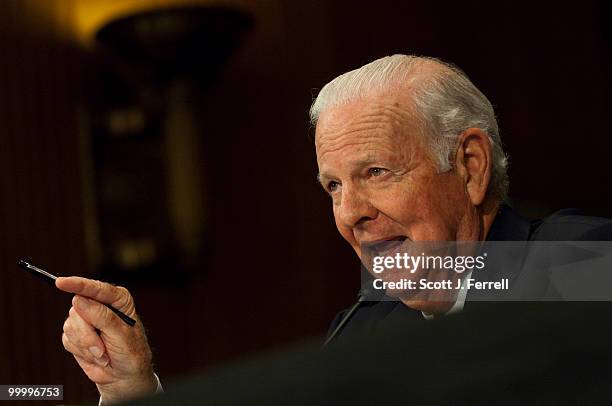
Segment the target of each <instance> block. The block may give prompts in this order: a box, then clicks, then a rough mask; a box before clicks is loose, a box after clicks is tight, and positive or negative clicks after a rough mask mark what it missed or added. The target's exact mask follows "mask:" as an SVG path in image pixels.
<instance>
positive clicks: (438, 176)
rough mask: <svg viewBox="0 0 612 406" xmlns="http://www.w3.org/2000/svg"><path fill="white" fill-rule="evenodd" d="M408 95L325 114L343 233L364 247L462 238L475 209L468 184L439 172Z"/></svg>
mask: <svg viewBox="0 0 612 406" xmlns="http://www.w3.org/2000/svg"><path fill="white" fill-rule="evenodd" d="M410 106H411V105H410V100H409V99H408V96H406V95H405V94H404V95H401V94H399V93H398V94H385V95H384V96H372V97H368V98H365V99H362V100H360V101H357V102H353V103H350V104H347V105H342V106H339V107H335V108H330V109H328V110H325V111H324V112H323V113H322V114H321V116H320V117H319V121H318V124H317V129H316V153H317V161H318V165H319V174H320V181H321V184H322V186H323V188H324V189H325V190H326V191H327V192H328V193H329V194H330V196H331V198H332V202H333V210H334V217H335V221H336V226H337V227H338V230H339V231H340V234H342V236H343V237H344V239H346V241H348V242H349V244H351V246H352V247H353V249H354V250H355V252H356V253H357V255H358V256H359V257H360V258H361V254H362V253H361V244H362V243H366V242H372V241H382V240H405V239H409V240H412V241H451V240H459V239H463V238H462V235H461V234H462V233H461V228H462V220H463V219H464V217H465V213H466V210H467V209H468V207H469V203H470V201H469V197H468V195H467V193H466V188H465V184H464V182H463V180H462V179H461V177H459V176H458V175H457V174H456V173H455V172H454V171H448V172H445V173H438V170H437V168H436V166H435V164H434V163H433V162H432V160H431V159H430V158H429V154H428V152H427V151H428V150H427V147H426V145H425V142H424V138H423V136H422V135H421V134H420V133H419V125H418V124H417V122H416V121H415V120H414V118H413V115H412V113H411V112H410Z"/></svg>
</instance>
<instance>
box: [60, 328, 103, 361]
mask: <svg viewBox="0 0 612 406" xmlns="http://www.w3.org/2000/svg"><path fill="white" fill-rule="evenodd" d="M62 344H63V345H64V348H65V349H66V351H68V352H69V353H71V354H72V355H74V356H75V357H79V358H81V359H82V360H84V361H86V362H87V363H89V364H94V365H99V366H101V367H106V366H108V364H109V363H110V360H109V358H108V356H107V355H106V354H103V355H102V357H100V358H96V357H94V356H93V355H91V354H90V353H88V352H87V350H84V349H83V348H82V347H81V346H80V345H79V344H75V343H74V342H73V341H72V340H71V339H70V337H69V336H68V334H66V333H64V334H62Z"/></svg>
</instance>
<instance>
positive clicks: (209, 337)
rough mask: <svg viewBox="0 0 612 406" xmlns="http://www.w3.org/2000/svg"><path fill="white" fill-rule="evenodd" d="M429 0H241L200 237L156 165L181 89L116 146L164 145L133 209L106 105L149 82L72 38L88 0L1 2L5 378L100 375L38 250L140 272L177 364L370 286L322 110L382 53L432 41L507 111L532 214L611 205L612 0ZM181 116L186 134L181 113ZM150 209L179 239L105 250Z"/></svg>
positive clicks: (162, 341)
mask: <svg viewBox="0 0 612 406" xmlns="http://www.w3.org/2000/svg"><path fill="white" fill-rule="evenodd" d="M152 3H155V2H152ZM158 3H160V4H161V3H172V2H158ZM180 3H181V4H185V3H189V2H180ZM191 3H193V4H196V5H200V6H205V5H206V2H204V1H199V2H198V1H194V2H191ZM422 3H425V2H407V1H406V2H400V1H397V2H394V1H388V2H380V1H377V2H366V1H328V2H324V1H317V2H298V1H281V0H262V1H253V2H230V3H227V4H228V5H231V6H232V7H234V8H237V9H240V10H243V12H245V13H246V14H247V15H248V16H250V18H251V19H252V25H251V28H250V29H248V30H247V31H246V33H245V34H244V36H243V38H242V41H241V43H240V45H238V46H236V47H235V48H234V49H233V52H232V54H231V56H230V57H229V59H228V60H227V62H226V63H223V64H220V67H219V70H218V73H217V74H216V75H212V74H211V76H210V79H209V80H208V81H205V82H206V83H205V85H202V84H200V85H198V87H197V88H198V89H199V90H198V91H197V92H196V93H197V97H196V96H193V98H188V104H189V103H192V105H193V110H194V111H192V112H191V113H194V112H195V114H192V116H195V117H196V120H195V122H196V124H197V125H196V128H197V133H198V134H200V135H201V138H200V140H199V144H198V149H199V153H198V154H196V156H197V157H198V159H197V162H196V164H195V168H196V169H197V174H198V178H197V182H200V183H201V186H202V188H201V189H200V191H199V194H198V197H197V198H198V199H201V204H200V206H201V207H200V212H199V213H200V215H201V223H202V227H200V229H199V230H200V234H198V235H197V241H198V244H197V249H196V251H195V252H194V251H193V250H192V251H190V252H189V254H185V250H184V249H182V248H181V247H178V248H177V246H180V243H179V242H177V240H178V238H174V237H172V233H173V232H174V231H173V230H174V229H173V226H172V220H171V216H170V215H167V211H168V207H167V206H168V205H167V203H165V202H166V200H167V199H170V197H169V196H168V193H167V190H166V189H164V188H163V187H159V185H157V186H156V182H155V179H158V180H159V184H164V182H165V181H166V180H167V179H166V177H167V176H169V175H167V174H165V172H164V168H165V166H164V164H163V162H162V161H163V159H162V158H160V157H161V156H162V155H163V151H164V148H163V145H165V144H163V143H160V142H158V141H159V140H160V139H161V137H162V136H160V135H159V133H160V126H159V121H156V112H157V113H159V114H160V117H162V116H163V114H162V113H160V112H163V111H164V109H165V107H163V106H167V104H164V100H165V99H164V97H165V96H164V95H165V93H163V92H158V93H156V94H154V95H152V96H150V98H151V99H152V100H157V102H151V103H150V104H151V105H153V107H147V109H148V110H147V111H148V113H147V115H146V117H147V123H149V124H148V125H150V126H151V128H152V129H149V130H147V131H144V132H143V133H145V135H143V136H142V137H141V138H138V137H136V138H132V139H135V140H136V141H134V142H133V145H132V144H129V145H128V146H125V145H127V144H123V143H120V147H119V148H124V149H122V150H121V151H122V153H123V154H125V153H126V151H127V152H129V151H132V150H131V149H130V148H136V150H138V151H141V152H142V151H143V148H141V147H142V145H144V144H146V145H150V146H152V147H151V148H149V149H147V151H149V152H148V153H146V154H145V153H143V154H142V155H138V154H136V155H134V156H133V159H131V160H130V163H131V164H132V167H130V169H129V170H131V171H132V175H133V174H134V171H137V170H138V168H141V169H142V168H144V169H145V170H143V171H141V172H138V176H140V177H141V178H138V176H137V177H136V178H137V180H138V179H142V182H141V183H142V184H146V185H148V186H147V188H145V190H144V191H142V193H141V194H138V193H137V194H135V195H134V194H132V195H130V196H131V198H134V196H136V200H138V202H137V203H138V204H136V205H132V206H130V205H129V204H128V205H127V206H125V207H123V208H122V210H123V211H121V213H122V215H123V216H126V213H127V216H126V217H125V219H124V218H122V219H121V220H118V217H116V216H113V215H112V213H113V212H112V210H110V211H109V210H106V211H105V207H107V206H105V204H106V205H107V203H105V200H104V198H103V197H101V196H103V193H101V192H100V187H101V186H100V184H101V182H104V179H106V178H104V176H107V175H105V174H107V173H108V168H109V167H110V168H111V169H112V171H111V172H112V174H113V176H115V178H116V177H117V174H119V175H121V170H120V168H122V167H124V166H122V165H124V162H123V161H121V160H119V159H116V157H115V156H113V155H112V151H114V149H113V148H115V147H114V146H113V147H112V148H110V147H108V145H106V144H103V143H102V144H100V142H99V140H100V139H102V140H105V139H106V138H104V134H102V135H100V132H102V133H103V132H104V131H102V130H101V129H103V127H104V126H103V125H100V124H99V120H101V117H102V118H103V117H106V116H105V114H106V113H107V112H108V108H109V106H111V107H113V108H114V107H117V106H123V105H125V104H130V103H126V100H129V99H130V98H133V99H134V100H136V101H134V100H132V102H131V104H130V105H138V104H139V103H140V104H142V103H143V100H144V101H145V104H146V103H148V102H147V100H149V99H147V97H146V95H145V97H144V98H143V96H142V94H140V96H139V97H133V96H134V94H135V93H137V92H134V91H133V87H134V86H135V85H129V84H128V85H126V83H128V82H129V80H127V81H126V83H123V84H121V83H122V82H121V79H118V78H120V77H122V76H121V75H122V74H121V69H122V68H121V67H119V68H117V64H116V61H113V58H112V57H109V56H108V54H107V53H104V52H103V51H100V49H99V48H98V47H97V46H96V45H95V44H93V45H92V44H84V43H83V42H82V41H81V40H78V39H75V37H76V35H75V33H74V32H73V30H72V29H71V28H70V27H71V21H72V20H73V19H74V7H76V5H79V6H81V8H82V7H83V4H84V5H85V6H86V5H87V1H78V0H70V1H68V0H67V1H62V0H53V1H51V0H49V1H47V0H38V1H35V0H29V1H18V0H11V1H3V2H0V187H1V193H2V198H1V199H0V238H1V239H2V241H1V243H0V329H1V330H2V333H1V334H0V384H63V385H64V388H65V399H66V400H67V401H68V402H78V401H81V400H84V399H90V398H92V397H93V396H95V393H96V392H95V387H94V385H93V384H91V383H90V382H89V381H88V380H87V379H86V377H85V376H84V374H83V373H82V372H81V371H80V369H79V368H78V366H77V364H76V362H74V360H73V359H72V357H71V356H70V355H69V354H67V353H65V352H64V350H63V348H62V345H61V340H60V336H61V328H62V324H63V320H64V318H65V315H66V313H67V311H68V308H69V306H70V304H69V303H70V297H69V295H65V294H60V293H59V292H55V291H53V290H52V289H50V288H49V287H47V286H44V285H42V284H40V283H39V282H38V281H36V280H34V279H32V278H29V277H27V275H23V274H22V272H20V271H19V270H18V269H17V268H16V266H15V265H14V263H15V261H16V259H17V258H19V257H22V256H24V257H29V258H31V259H32V261H33V262H34V263H36V264H39V265H40V266H42V267H44V268H46V269H48V270H49V271H51V272H54V273H57V274H61V275H74V274H78V275H86V276H90V277H95V278H103V279H107V280H110V281H113V282H116V283H122V284H125V285H126V286H127V287H128V288H129V289H130V291H131V292H132V293H133V295H134V297H135V299H136V303H137V306H138V309H139V313H140V314H141V317H142V319H143V321H144V323H145V325H146V326H147V328H148V330H149V340H150V343H151V345H152V347H153V351H154V354H155V361H156V365H157V366H156V370H157V372H158V374H159V375H160V376H161V377H162V379H164V380H168V379H173V378H175V377H177V376H180V375H185V374H187V373H189V372H190V371H193V370H196V369H202V368H206V367H209V366H212V365H217V364H219V363H222V362H226V361H228V360H233V359H239V358H240V357H243V356H245V355H246V354H249V353H253V352H256V351H260V350H264V349H272V348H276V347H279V346H282V345H285V344H288V343H290V342H295V341H298V340H302V339H306V338H309V337H313V336H317V335H322V334H323V333H324V332H325V330H326V328H327V325H328V323H329V321H330V320H331V319H332V317H333V316H334V314H335V313H336V311H338V310H339V309H341V308H343V307H346V306H347V305H349V304H350V303H351V302H352V301H353V299H354V296H355V294H356V290H357V288H358V284H359V277H358V275H357V272H358V271H357V269H358V262H357V260H356V258H355V257H354V255H353V253H352V252H351V250H350V248H349V247H348V245H346V244H345V243H343V241H342V240H341V238H340V236H339V234H338V233H337V231H336V230H335V226H334V223H333V217H332V212H331V208H330V205H329V201H328V198H327V197H326V195H325V194H324V193H323V192H322V190H321V189H320V187H319V186H318V184H317V182H316V178H315V175H316V172H317V170H316V160H315V156H314V148H313V145H312V143H313V142H312V129H311V128H310V126H309V124H308V116H307V111H308V108H309V106H310V103H311V101H312V97H313V95H315V94H316V89H318V88H320V87H321V86H322V85H323V84H325V83H326V82H327V81H329V80H331V79H332V78H334V77H335V76H336V75H338V74H340V73H343V72H345V71H347V70H350V69H354V68H356V67H359V66H361V65H363V64H365V63H367V62H370V61H372V60H373V59H376V58H378V57H381V56H385V55H389V54H393V53H414V54H423V55H430V56H436V57H440V58H443V59H445V60H448V61H452V62H454V63H456V64H457V65H458V66H460V67H461V68H462V69H463V70H465V71H466V72H467V73H468V75H469V76H470V77H471V78H472V80H473V81H474V83H475V84H476V85H477V86H478V87H479V88H480V89H481V90H482V91H483V92H484V93H485V94H486V95H487V96H488V97H489V99H490V100H491V101H492V103H493V105H494V106H495V107H496V110H497V113H498V116H499V123H500V128H501V135H502V139H503V141H504V144H505V147H506V151H507V152H508V153H509V155H510V162H511V167H510V182H511V186H510V197H511V200H512V201H513V202H514V204H515V205H516V206H517V207H518V208H519V209H521V210H522V212H523V213H524V214H525V215H527V216H528V217H534V218H535V217H537V216H540V215H546V214H548V213H551V212H553V211H555V210H557V209H560V208H564V207H578V208H581V209H583V210H585V211H586V212H587V213H589V214H594V215H600V216H612V206H611V205H610V204H609V201H610V198H611V197H612V192H611V189H610V187H609V185H608V182H607V180H608V177H609V176H610V169H612V162H611V160H610V153H611V152H612V149H611V141H610V120H609V115H610V106H611V102H610V94H611V93H610V90H611V88H610V75H609V72H610V69H611V63H610V62H611V61H610V58H611V52H610V51H611V43H612V38H611V33H610V24H611V21H610V20H611V19H610V11H609V6H606V5H605V4H604V3H606V2H604V1H581V2H570V3H558V2H515V1H500V2H487V1H465V2H431V4H422ZM223 4H226V3H223ZM128 70H129V69H128ZM117 72H119V73H117ZM127 76H128V77H129V74H128V75H127ZM199 81H201V78H200V79H199ZM188 83H189V82H188ZM130 86H132V87H130ZM126 89H127V90H126ZM130 89H132V90H130ZM115 90H116V91H115ZM145 93H146V92H145ZM190 97H191V96H190ZM160 100H161V101H160ZM160 105H161V106H162V107H159V106H160ZM155 106H157V107H155ZM157 118H159V117H157ZM159 120H162V119H161V118H159ZM177 122H178V123H179V125H177V128H175V129H174V128H173V127H172V126H170V128H169V129H168V131H169V132H170V133H172V132H173V131H175V132H176V133H180V132H181V131H182V129H181V128H180V122H181V121H180V120H179V121H175V122H174V123H175V124H176V123H177ZM147 134H148V135H147ZM152 134H153V135H152ZM141 135H142V134H141ZM96 137H97V138H96ZM96 140H97V141H96ZM139 140H140V141H139ZM143 140H144V141H143ZM156 140H157V141H156ZM129 142H132V141H129ZM129 142H128V143H129ZM143 143H144V144H143ZM147 143H149V144H147ZM100 145H106V146H103V147H100ZM113 145H114V144H113ZM135 145H137V146H135ZM96 148H98V149H96ZM102 148H103V150H104V154H102V153H101V151H102ZM138 148H140V149H138ZM147 148H148V147H147ZM109 151H111V152H110V155H111V156H110V158H109V157H108V156H107V155H108V154H109ZM151 151H153V152H151ZM105 154H106V155H105ZM101 155H103V156H104V157H103V158H100V156H101ZM180 158H181V157H180V156H179V161H180ZM134 166H135V167H136V169H135V168H134ZM118 168H119V169H118ZM126 176H127V174H126ZM121 179H122V178H121V176H119V180H120V181H121ZM152 180H153V181H152ZM136 184H139V183H138V181H136ZM96 185H97V186H96ZM111 185H112V182H111ZM113 193H115V195H121V193H119V192H117V190H116V189H113V188H111V192H110V194H111V195H113ZM194 193H195V192H194ZM115 195H113V196H115ZM139 197H140V198H139ZM187 198H189V196H187ZM190 201H191V200H190ZM196 201H200V200H196ZM126 207H127V208H126ZM150 207H154V208H155V210H151V211H147V210H148V208H150ZM130 210H132V211H130ZM143 210H144V211H143ZM145 212H146V215H147V216H149V217H147V219H148V220H147V221H146V222H145V223H146V224H139V223H138V221H137V220H138V219H139V218H141V219H142V218H144V217H143V216H144V214H143V215H142V216H140V217H139V213H145ZM109 213H110V214H109ZM160 213H161V214H160ZM164 213H165V214H164ZM164 216H165V217H164ZM158 220H159V221H158ZM130 221H132V222H134V224H132V223H130ZM130 227H131V228H130ZM138 227H141V230H151V233H153V234H155V235H156V238H157V239H153V243H155V244H160V246H163V247H165V248H164V249H165V251H163V250H162V251H163V252H164V255H161V256H159V257H155V258H154V259H153V260H152V263H149V264H148V265H147V266H140V267H138V266H137V267H135V268H133V269H131V270H130V269H128V268H129V267H126V266H123V267H122V266H120V265H117V263H113V262H112V261H110V262H109V261H107V260H106V258H107V255H106V254H105V253H106V252H107V251H108V250H110V251H108V252H111V251H112V247H114V246H115V245H113V244H119V243H118V242H117V241H119V240H120V239H121V238H122V237H120V236H121V235H122V234H121V233H123V232H125V230H130V232H132V233H135V232H136V231H134V230H135V229H138ZM166 231H167V233H166ZM156 233H157V234H156ZM165 233H166V234H167V235H170V237H167V239H168V240H169V241H166V240H165V239H164V238H166V237H164V235H166V234H165ZM128 234H129V233H128ZM130 235H133V234H130ZM92 236H93V237H92ZM118 236H119V237H118ZM109 247H110V248H109Z"/></svg>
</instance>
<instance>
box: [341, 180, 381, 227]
mask: <svg viewBox="0 0 612 406" xmlns="http://www.w3.org/2000/svg"><path fill="white" fill-rule="evenodd" d="M377 213H378V211H377V210H376V208H375V207H374V205H372V203H371V201H370V198H369V196H368V195H367V194H366V193H364V191H362V190H360V189H358V188H354V187H350V186H349V187H346V186H344V187H343V189H342V195H341V197H340V202H339V204H338V206H337V207H336V216H337V220H339V223H340V224H341V225H343V226H345V227H355V226H356V225H358V224H360V223H362V222H364V221H367V220H371V219H374V218H376V215H377Z"/></svg>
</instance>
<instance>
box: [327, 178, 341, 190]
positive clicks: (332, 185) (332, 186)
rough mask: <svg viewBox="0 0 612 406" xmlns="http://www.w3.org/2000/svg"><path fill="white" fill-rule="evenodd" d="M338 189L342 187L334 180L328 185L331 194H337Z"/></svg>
mask: <svg viewBox="0 0 612 406" xmlns="http://www.w3.org/2000/svg"><path fill="white" fill-rule="evenodd" d="M338 187H340V184H339V183H338V182H335V181H333V180H332V181H331V182H329V183H328V184H327V190H328V191H329V192H335V191H336V190H338Z"/></svg>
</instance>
